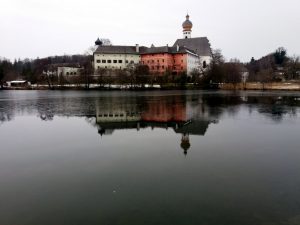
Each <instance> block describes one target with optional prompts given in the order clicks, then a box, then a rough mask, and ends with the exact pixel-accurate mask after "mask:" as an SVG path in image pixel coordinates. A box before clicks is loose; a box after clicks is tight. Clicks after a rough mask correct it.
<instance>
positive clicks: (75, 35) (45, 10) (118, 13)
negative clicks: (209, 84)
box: [0, 0, 300, 61]
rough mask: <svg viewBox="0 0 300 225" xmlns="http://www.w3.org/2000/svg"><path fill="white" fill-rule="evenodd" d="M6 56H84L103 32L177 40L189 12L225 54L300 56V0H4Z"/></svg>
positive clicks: (0, 7) (196, 30)
mask: <svg viewBox="0 0 300 225" xmlns="http://www.w3.org/2000/svg"><path fill="white" fill-rule="evenodd" d="M0 3H1V4H0V56H2V57H6V58H9V59H14V58H21V59H24V58H36V57H40V58H41V57H45V56H52V55H63V54H82V53H84V52H85V50H86V49H88V48H89V47H90V46H92V45H93V44H94V41H95V40H96V38H97V37H102V38H109V39H110V40H111V41H112V43H113V44H115V45H135V44H136V43H138V44H140V45H145V46H150V45H151V44H152V43H153V44H154V45H156V46H160V45H166V44H169V45H173V43H174V42H175V40H176V39H177V38H182V27H181V25H182V22H183V21H184V20H185V15H186V13H187V12H188V13H189V14H190V20H191V21H192V22H193V24H194V27H193V32H192V36H193V37H203V36H207V37H208V39H209V40H210V43H211V46H212V48H215V49H216V48H218V49H221V50H222V52H223V54H224V56H225V57H226V59H228V60H229V59H230V58H239V59H241V60H242V61H248V60H250V58H251V57H252V56H253V57H255V58H259V57H261V56H263V55H266V54H268V53H270V52H272V51H274V50H275V49H276V48H277V47H280V46H283V47H285V48H286V49H287V50H288V54H289V55H294V54H297V55H299V54H300V10H299V9H300V1H299V0H168V1H165V0H151V1H149V0H126V1H125V0H106V1H103V0H0Z"/></svg>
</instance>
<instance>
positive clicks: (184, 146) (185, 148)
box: [180, 133, 191, 155]
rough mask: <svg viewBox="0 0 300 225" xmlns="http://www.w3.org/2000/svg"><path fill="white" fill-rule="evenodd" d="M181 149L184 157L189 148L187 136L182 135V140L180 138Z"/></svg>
mask: <svg viewBox="0 0 300 225" xmlns="http://www.w3.org/2000/svg"><path fill="white" fill-rule="evenodd" d="M180 146H181V148H182V149H183V153H184V155H187V151H188V150H189V148H190V147H191V144H190V138H189V135H188V134H185V133H184V134H182V138H181V145H180Z"/></svg>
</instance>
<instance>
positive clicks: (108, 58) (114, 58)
mask: <svg viewBox="0 0 300 225" xmlns="http://www.w3.org/2000/svg"><path fill="white" fill-rule="evenodd" d="M140 61H141V56H140V55H139V54H136V55H135V54H100V53H95V54H94V69H95V70H97V69H98V68H107V69H125V68H127V66H128V65H129V64H138V63H140Z"/></svg>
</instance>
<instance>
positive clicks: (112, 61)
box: [96, 59, 134, 63]
mask: <svg viewBox="0 0 300 225" xmlns="http://www.w3.org/2000/svg"><path fill="white" fill-rule="evenodd" d="M96 62H97V63H123V60H110V59H108V60H106V59H102V60H99V59H98V60H97V61H96ZM125 63H129V61H128V60H125ZM130 63H134V61H133V60H131V61H130Z"/></svg>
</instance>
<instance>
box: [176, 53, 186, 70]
mask: <svg viewBox="0 0 300 225" xmlns="http://www.w3.org/2000/svg"><path fill="white" fill-rule="evenodd" d="M173 59H174V65H173V72H175V73H177V74H178V73H181V72H187V53H185V54H183V53H178V54H174V55H173Z"/></svg>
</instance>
